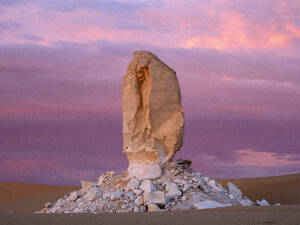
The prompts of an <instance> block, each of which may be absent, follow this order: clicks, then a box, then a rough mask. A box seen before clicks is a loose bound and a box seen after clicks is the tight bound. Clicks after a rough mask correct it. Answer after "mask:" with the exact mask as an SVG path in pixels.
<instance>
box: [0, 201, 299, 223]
mask: <svg viewBox="0 0 300 225" xmlns="http://www.w3.org/2000/svg"><path fill="white" fill-rule="evenodd" d="M0 219H1V222H0V224H1V225H2V224H3V225H20V224H23V225H68V224H72V225H100V224H113V225H133V224H136V225H139V224H142V225H156V224H157V225H202V224H203V225H254V224H255V225H268V224H269V225H270V224H271V225H279V224H281V225H299V224H300V206H299V205H298V206H297V205H296V206H270V207H238V208H232V207H228V208H218V209H207V210H198V211H196V210H191V211H186V212H159V213H117V214H107V213H106V214H99V215H92V214H52V215H50V214H29V213H25V214H24V213H16V214H8V213H6V214H1V213H0Z"/></svg>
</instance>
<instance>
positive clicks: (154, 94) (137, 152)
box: [122, 51, 184, 179]
mask: <svg viewBox="0 0 300 225" xmlns="http://www.w3.org/2000/svg"><path fill="white" fill-rule="evenodd" d="M122 111H123V151H124V152H125V153H126V155H127V158H128V161H129V167H128V172H129V176H135V177H137V178H139V179H143V178H149V179H153V178H157V177H159V176H160V175H161V168H162V166H163V165H164V164H165V163H166V162H168V161H170V160H172V159H173V157H174V154H175V152H176V151H178V150H179V149H180V147H181V146H182V140H183V130H184V115H183V109H182V105H181V94H180V87H179V83H178V80H177V77H176V73H175V71H174V70H172V69H171V68H170V67H168V66H167V65H166V64H164V63H163V62H162V61H161V60H160V59H159V58H158V57H157V56H155V55H154V54H152V53H150V52H148V51H138V52H135V53H134V54H133V59H132V61H131V62H130V64H129V66H128V68H127V74H126V75H125V76H124V77H123V83H122Z"/></svg>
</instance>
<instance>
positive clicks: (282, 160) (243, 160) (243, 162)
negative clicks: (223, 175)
mask: <svg viewBox="0 0 300 225" xmlns="http://www.w3.org/2000/svg"><path fill="white" fill-rule="evenodd" d="M234 152H235V153H237V155H238V159H237V161H236V162H235V164H236V165H239V166H259V167H278V166H289V165H300V160H297V158H299V157H300V155H296V154H286V155H279V154H277V153H274V152H258V151H254V150H252V149H242V150H237V151H234Z"/></svg>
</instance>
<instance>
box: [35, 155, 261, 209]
mask: <svg viewBox="0 0 300 225" xmlns="http://www.w3.org/2000/svg"><path fill="white" fill-rule="evenodd" d="M227 188H228V189H225V188H224V187H222V185H220V184H218V183H217V182H216V181H215V180H213V179H211V178H209V177H206V176H204V175H202V174H201V173H197V172H195V171H194V170H193V169H192V168H191V161H188V160H177V161H175V162H170V163H168V164H167V165H166V166H165V167H164V168H163V171H162V175H161V176H160V177H159V178H156V179H152V180H149V179H144V180H139V179H137V178H135V177H129V176H128V174H126V173H123V174H121V175H116V174H115V173H114V172H112V171H110V172H106V173H104V174H102V175H101V176H100V178H99V180H98V183H87V182H84V187H83V188H82V189H80V190H77V191H73V192H71V193H68V194H66V195H65V196H64V197H63V198H61V199H59V200H58V201H57V202H56V203H55V204H54V205H53V206H51V205H49V204H48V203H47V204H46V205H45V206H44V208H43V209H41V210H40V211H39V212H38V213H103V212H150V211H170V210H188V209H192V208H196V209H204V208H216V207H224V206H252V205H257V204H256V203H254V202H252V201H251V200H250V199H248V198H247V197H245V196H243V195H242V192H241V191H240V190H239V189H238V188H237V187H236V186H235V185H234V184H232V183H228V184H227Z"/></svg>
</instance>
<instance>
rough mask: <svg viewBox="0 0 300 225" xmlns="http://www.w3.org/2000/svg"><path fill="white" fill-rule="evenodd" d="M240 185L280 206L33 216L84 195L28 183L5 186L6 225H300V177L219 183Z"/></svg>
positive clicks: (1, 198) (0, 212)
mask: <svg viewBox="0 0 300 225" xmlns="http://www.w3.org/2000/svg"><path fill="white" fill-rule="evenodd" d="M228 181H230V182H233V183H235V184H236V185H237V186H238V187H239V188H240V189H241V190H242V191H243V193H244V194H245V195H246V196H248V197H250V199H252V200H255V199H262V198H265V199H267V200H268V201H269V202H271V203H278V202H280V203H281V204H282V205H280V206H271V207H226V208H218V209H208V210H191V211H186V212H164V213H135V214H133V213H126V214H101V215H88V214H84V215H83V214H54V215H41V214H33V213H32V212H34V211H37V210H39V209H40V208H41V206H42V205H43V204H44V203H45V202H48V201H51V202H55V201H56V200H57V199H58V198H60V197H62V196H63V195H64V194H66V193H67V192H70V191H72V190H75V189H78V188H79V187H72V186H48V185H40V184H26V183H0V225H19V224H26V225H27V224H28V225H29V224H30V225H38V224H42V225H48V224H49V225H50V224H51V225H60V224H62V225H68V224H74V225H77V224H78V225H79V224H82V225H85V224H87V225H97V224H116V225H117V224H118V225H119V224H120V225H127V224H143V225H148V224H149V225H150V224H151V225H152V224H159V225H160V224H161V225H163V224H166V225H168V224H170V225H171V224H172V225H177V224H178V225H188V224H207V225H210V224H222V225H226V224H228V225H229V224H230V225H235V224H238V225H242V224H245V225H248V224H249V225H253V224H264V225H266V224H283V225H289V224H293V225H300V174H294V175H286V176H278V177H265V178H249V179H233V180H218V182H220V183H222V184H223V185H225V184H226V183H227V182H228Z"/></svg>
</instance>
